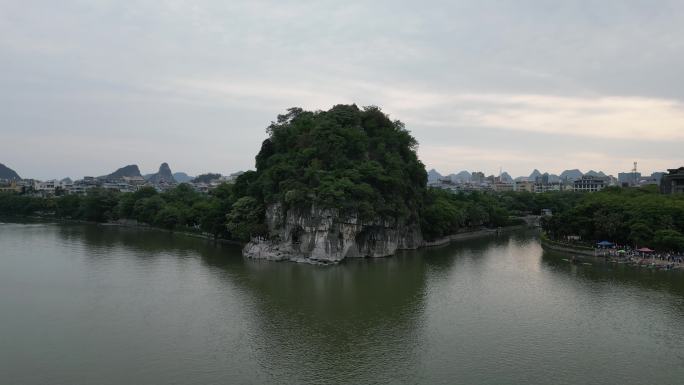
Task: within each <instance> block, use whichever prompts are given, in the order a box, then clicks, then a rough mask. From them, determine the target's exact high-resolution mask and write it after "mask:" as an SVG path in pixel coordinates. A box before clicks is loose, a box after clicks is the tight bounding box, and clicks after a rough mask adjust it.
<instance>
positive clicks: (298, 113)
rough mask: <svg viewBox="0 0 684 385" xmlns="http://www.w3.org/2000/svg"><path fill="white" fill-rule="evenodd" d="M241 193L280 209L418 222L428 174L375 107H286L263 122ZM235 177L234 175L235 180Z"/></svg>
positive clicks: (397, 127) (411, 145)
mask: <svg viewBox="0 0 684 385" xmlns="http://www.w3.org/2000/svg"><path fill="white" fill-rule="evenodd" d="M267 131H268V133H269V137H268V138H267V139H266V140H265V141H264V142H263V144H262V146H261V151H259V154H258V155H257V156H256V172H254V173H246V174H244V175H242V176H241V177H240V178H239V179H242V180H243V181H249V184H250V186H249V189H248V191H247V195H249V196H251V197H253V198H255V199H257V200H258V201H259V202H263V203H264V204H265V205H268V204H270V203H276V202H279V203H282V204H284V205H285V206H286V207H298V206H305V207H306V206H308V207H310V206H311V204H312V203H313V204H315V205H318V206H320V207H326V208H336V209H340V210H341V211H342V212H343V213H358V214H359V215H360V217H361V218H363V219H368V220H372V219H376V218H397V219H410V220H416V221H417V219H418V218H417V217H418V212H419V210H420V207H421V204H422V200H423V196H424V194H425V190H426V182H427V173H426V172H425V167H424V165H423V164H422V163H421V162H420V160H418V156H417V155H416V147H417V142H416V140H415V139H414V138H413V137H412V136H411V135H410V133H409V132H408V131H407V130H406V129H405V127H404V125H403V124H402V123H401V122H399V121H392V120H390V118H389V117H388V116H387V115H385V114H384V113H383V112H382V111H381V110H380V109H379V108H377V107H364V108H362V109H359V108H358V107H357V106H356V105H337V106H335V107H333V108H331V109H330V110H328V111H316V112H310V111H304V110H302V109H301V108H291V109H289V110H288V112H287V113H286V114H284V115H279V116H278V119H277V121H276V122H273V123H272V124H271V125H270V126H269V127H268V130H267ZM239 182H240V181H239Z"/></svg>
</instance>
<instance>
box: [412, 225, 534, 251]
mask: <svg viewBox="0 0 684 385" xmlns="http://www.w3.org/2000/svg"><path fill="white" fill-rule="evenodd" d="M527 227H528V226H527V225H514V226H506V227H500V228H498V229H478V230H468V231H464V232H460V233H456V234H451V235H448V236H446V237H442V238H439V239H436V240H434V241H425V242H423V244H422V245H421V246H420V247H419V248H427V247H437V246H444V245H448V244H450V243H452V242H458V241H465V240H468V239H474V238H480V237H485V236H488V235H494V234H500V233H502V232H507V231H514V230H520V229H524V228H527Z"/></svg>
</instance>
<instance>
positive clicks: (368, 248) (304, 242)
mask: <svg viewBox="0 0 684 385" xmlns="http://www.w3.org/2000/svg"><path fill="white" fill-rule="evenodd" d="M266 224H267V226H268V230H269V235H268V237H265V238H254V239H252V240H251V241H250V242H249V243H248V244H247V245H246V246H245V248H244V249H243V254H244V255H245V256H246V257H249V258H258V259H267V260H273V261H283V260H289V261H296V262H311V263H335V262H339V261H341V260H343V259H345V258H358V257H385V256H389V255H392V254H394V253H395V252H396V251H397V250H399V249H415V248H418V247H420V246H421V245H422V244H423V238H422V236H421V232H420V227H419V226H418V225H417V224H405V223H402V222H400V221H374V222H364V221H361V220H360V219H359V218H358V217H357V216H355V215H348V216H340V215H339V213H338V212H337V210H332V209H322V208H318V207H315V206H312V207H311V208H310V209H308V210H302V209H290V210H287V211H285V210H283V207H282V206H281V205H279V204H274V205H270V206H269V207H268V208H267V210H266Z"/></svg>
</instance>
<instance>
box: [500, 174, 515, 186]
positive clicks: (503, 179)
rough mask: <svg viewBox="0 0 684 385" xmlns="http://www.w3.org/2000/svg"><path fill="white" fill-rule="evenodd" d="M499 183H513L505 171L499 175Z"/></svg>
mask: <svg viewBox="0 0 684 385" xmlns="http://www.w3.org/2000/svg"><path fill="white" fill-rule="evenodd" d="M501 181H502V182H504V183H513V177H511V176H510V174H508V173H507V172H506V171H504V172H502V173H501Z"/></svg>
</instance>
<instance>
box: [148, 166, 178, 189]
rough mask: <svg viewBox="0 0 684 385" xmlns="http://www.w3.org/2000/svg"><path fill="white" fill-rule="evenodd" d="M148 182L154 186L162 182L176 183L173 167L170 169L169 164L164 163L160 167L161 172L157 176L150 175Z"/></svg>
mask: <svg viewBox="0 0 684 385" xmlns="http://www.w3.org/2000/svg"><path fill="white" fill-rule="evenodd" d="M147 180H148V181H149V182H151V183H154V184H159V183H162V182H166V183H176V180H175V179H174V178H173V173H171V167H169V164H168V163H166V162H164V163H162V164H161V165H160V166H159V171H158V172H157V173H156V174H152V175H150V177H149V178H148V179H147Z"/></svg>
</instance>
